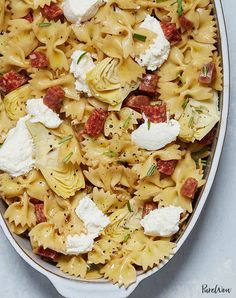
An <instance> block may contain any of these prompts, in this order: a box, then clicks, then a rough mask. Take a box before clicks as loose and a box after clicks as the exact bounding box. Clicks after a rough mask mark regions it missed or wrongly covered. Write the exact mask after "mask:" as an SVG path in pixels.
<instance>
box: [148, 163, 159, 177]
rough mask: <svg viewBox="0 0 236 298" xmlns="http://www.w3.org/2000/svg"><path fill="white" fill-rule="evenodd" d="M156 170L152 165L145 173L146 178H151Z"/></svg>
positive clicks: (155, 166) (154, 165)
mask: <svg viewBox="0 0 236 298" xmlns="http://www.w3.org/2000/svg"><path fill="white" fill-rule="evenodd" d="M156 169H157V165H156V164H153V165H152V166H151V167H150V169H149V170H148V172H147V177H151V176H152V175H153V174H154V172H155V171H156Z"/></svg>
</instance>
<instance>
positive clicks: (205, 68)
mask: <svg viewBox="0 0 236 298" xmlns="http://www.w3.org/2000/svg"><path fill="white" fill-rule="evenodd" d="M208 72H209V67H208V65H204V66H203V68H202V74H203V75H204V77H207V75H208Z"/></svg>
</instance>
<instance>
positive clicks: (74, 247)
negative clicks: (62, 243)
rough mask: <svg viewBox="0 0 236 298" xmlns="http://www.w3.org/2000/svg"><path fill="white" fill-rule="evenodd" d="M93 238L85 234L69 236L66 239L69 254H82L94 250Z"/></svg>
mask: <svg viewBox="0 0 236 298" xmlns="http://www.w3.org/2000/svg"><path fill="white" fill-rule="evenodd" d="M93 243H94V240H93V237H91V236H89V235H85V234H81V235H73V236H72V235H68V236H67V239H66V246H67V253H68V254H82V253H86V252H89V251H91V250H92V249H93Z"/></svg>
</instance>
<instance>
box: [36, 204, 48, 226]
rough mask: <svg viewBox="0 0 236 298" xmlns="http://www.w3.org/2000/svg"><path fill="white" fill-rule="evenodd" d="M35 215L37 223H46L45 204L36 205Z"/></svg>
mask: <svg viewBox="0 0 236 298" xmlns="http://www.w3.org/2000/svg"><path fill="white" fill-rule="evenodd" d="M35 214H36V220H37V223H41V222H46V221H47V218H46V216H45V214H44V204H43V203H40V204H35Z"/></svg>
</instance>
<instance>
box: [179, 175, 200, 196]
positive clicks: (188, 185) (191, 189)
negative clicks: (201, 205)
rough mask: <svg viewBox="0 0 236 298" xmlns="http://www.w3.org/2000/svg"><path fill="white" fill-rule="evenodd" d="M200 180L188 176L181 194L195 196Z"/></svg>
mask: <svg viewBox="0 0 236 298" xmlns="http://www.w3.org/2000/svg"><path fill="white" fill-rule="evenodd" d="M197 187H198V182H197V180H196V179H195V178H192V177H190V178H188V179H186V180H185V182H184V184H183V185H182V187H181V190H180V194H181V195H182V196H185V197H188V198H193V197H194V194H195V192H196V190H197Z"/></svg>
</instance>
